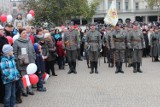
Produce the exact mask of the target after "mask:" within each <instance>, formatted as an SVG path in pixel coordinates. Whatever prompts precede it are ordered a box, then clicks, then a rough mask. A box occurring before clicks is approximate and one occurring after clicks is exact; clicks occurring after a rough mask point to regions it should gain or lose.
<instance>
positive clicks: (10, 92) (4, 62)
mask: <svg viewBox="0 0 160 107" xmlns="http://www.w3.org/2000/svg"><path fill="white" fill-rule="evenodd" d="M2 51H3V56H2V58H1V63H0V68H1V70H2V81H3V84H4V87H5V96H4V107H15V102H16V95H15V93H16V87H15V86H16V81H17V80H18V79H19V77H20V74H19V72H18V70H17V68H16V63H15V61H14V56H13V48H12V46H10V45H9V44H6V45H4V46H3V48H2Z"/></svg>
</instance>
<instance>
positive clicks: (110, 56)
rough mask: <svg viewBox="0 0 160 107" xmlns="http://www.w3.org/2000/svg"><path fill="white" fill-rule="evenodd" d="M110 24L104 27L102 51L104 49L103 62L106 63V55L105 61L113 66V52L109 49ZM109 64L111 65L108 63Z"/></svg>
mask: <svg viewBox="0 0 160 107" xmlns="http://www.w3.org/2000/svg"><path fill="white" fill-rule="evenodd" d="M111 33H112V31H111V26H110V25H108V26H107V27H106V33H105V35H104V36H103V39H102V42H103V51H104V63H106V61H105V57H107V60H108V61H107V62H108V63H109V64H108V65H109V67H113V65H114V64H113V52H112V49H111ZM110 64H111V65H110Z"/></svg>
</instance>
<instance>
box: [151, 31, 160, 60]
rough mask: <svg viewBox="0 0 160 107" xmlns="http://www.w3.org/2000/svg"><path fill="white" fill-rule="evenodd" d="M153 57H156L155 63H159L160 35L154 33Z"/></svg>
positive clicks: (152, 37) (152, 43)
mask: <svg viewBox="0 0 160 107" xmlns="http://www.w3.org/2000/svg"><path fill="white" fill-rule="evenodd" d="M151 56H152V57H154V60H155V61H158V57H159V56H160V34H159V32H154V33H152V34H151Z"/></svg>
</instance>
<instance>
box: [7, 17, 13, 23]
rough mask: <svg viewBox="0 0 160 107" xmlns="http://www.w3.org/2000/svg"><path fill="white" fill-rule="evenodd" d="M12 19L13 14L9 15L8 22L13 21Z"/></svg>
mask: <svg viewBox="0 0 160 107" xmlns="http://www.w3.org/2000/svg"><path fill="white" fill-rule="evenodd" d="M12 20H13V17H12V15H7V22H8V23H9V22H12Z"/></svg>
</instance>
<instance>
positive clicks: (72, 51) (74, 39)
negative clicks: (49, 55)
mask: <svg viewBox="0 0 160 107" xmlns="http://www.w3.org/2000/svg"><path fill="white" fill-rule="evenodd" d="M64 43H65V49H66V52H67V58H68V64H69V68H70V71H69V72H68V73H69V74H70V73H77V72H76V59H77V49H78V44H79V43H78V33H77V31H75V30H69V31H67V32H66V33H65V34H64Z"/></svg>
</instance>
